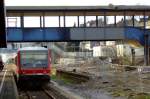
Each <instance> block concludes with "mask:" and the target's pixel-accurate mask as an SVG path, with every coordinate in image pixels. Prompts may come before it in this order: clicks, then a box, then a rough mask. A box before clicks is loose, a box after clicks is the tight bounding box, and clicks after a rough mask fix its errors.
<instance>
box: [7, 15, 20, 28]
mask: <svg viewBox="0 0 150 99" xmlns="http://www.w3.org/2000/svg"><path fill="white" fill-rule="evenodd" d="M20 26H21V25H20V17H7V18H6V27H20Z"/></svg>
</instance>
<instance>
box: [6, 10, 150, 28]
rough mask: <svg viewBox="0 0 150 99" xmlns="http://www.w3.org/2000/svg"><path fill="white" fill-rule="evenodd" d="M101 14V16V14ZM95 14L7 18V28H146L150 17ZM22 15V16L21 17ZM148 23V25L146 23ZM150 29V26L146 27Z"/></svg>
mask: <svg viewBox="0 0 150 99" xmlns="http://www.w3.org/2000/svg"><path fill="white" fill-rule="evenodd" d="M99 13H100V14H99ZM99 13H96V14H95V15H94V14H89V13H88V12H87V13H83V12H82V14H80V13H79V14H74V13H71V14H68V13H65V12H63V13H59V14H43V13H42V14H40V15H33V16H32V15H30V14H29V15H26V14H25V15H22V14H20V16H13V17H10V16H8V17H7V20H6V21H7V24H6V25H7V27H144V26H145V25H144V24H146V25H148V24H149V22H148V19H149V16H148V15H147V14H146V15H145V17H144V13H143V12H137V13H135V12H132V11H130V12H125V11H122V12H115V11H114V12H99ZM21 15H22V16H21ZM144 22H147V23H144ZM146 27H148V26H146Z"/></svg>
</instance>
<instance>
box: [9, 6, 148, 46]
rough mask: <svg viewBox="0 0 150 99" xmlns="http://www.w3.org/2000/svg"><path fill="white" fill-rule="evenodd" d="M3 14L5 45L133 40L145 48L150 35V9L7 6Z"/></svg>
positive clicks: (140, 7)
mask: <svg viewBox="0 0 150 99" xmlns="http://www.w3.org/2000/svg"><path fill="white" fill-rule="evenodd" d="M6 10H7V18H6V21H7V22H6V26H7V41H8V42H49V41H89V40H90V41H95V40H99V41H106V40H135V41H138V42H139V43H140V44H142V45H144V44H145V37H146V35H149V33H150V31H149V30H148V29H149V27H150V26H149V21H150V17H149V15H150V7H149V6H43V7H41V6H7V7H6ZM148 42H150V40H149V38H148ZM149 44H150V43H149Z"/></svg>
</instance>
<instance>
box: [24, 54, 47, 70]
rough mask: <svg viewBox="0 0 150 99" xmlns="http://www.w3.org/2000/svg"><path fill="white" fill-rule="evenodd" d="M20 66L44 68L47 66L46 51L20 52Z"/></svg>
mask: <svg viewBox="0 0 150 99" xmlns="http://www.w3.org/2000/svg"><path fill="white" fill-rule="evenodd" d="M21 64H22V68H46V67H47V66H48V54H47V52H22V53H21Z"/></svg>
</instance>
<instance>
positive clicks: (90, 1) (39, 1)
mask: <svg viewBox="0 0 150 99" xmlns="http://www.w3.org/2000/svg"><path fill="white" fill-rule="evenodd" d="M110 3H112V4H114V5H150V0H5V4H6V6H50V5H51V6H56V5H57V6H60V5H61V6H73V5H75V6H77V5H78V6H81V5H85V6H86V5H108V4H110Z"/></svg>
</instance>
